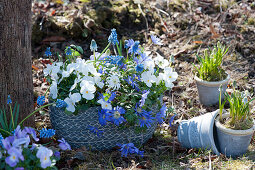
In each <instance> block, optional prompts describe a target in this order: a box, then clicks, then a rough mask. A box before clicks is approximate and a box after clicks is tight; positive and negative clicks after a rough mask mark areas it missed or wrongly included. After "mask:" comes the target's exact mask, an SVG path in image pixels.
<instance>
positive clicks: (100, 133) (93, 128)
mask: <svg viewBox="0 0 255 170" xmlns="http://www.w3.org/2000/svg"><path fill="white" fill-rule="evenodd" d="M88 129H89V131H90V132H92V133H94V134H96V135H97V137H101V136H102V135H103V131H102V130H99V129H98V128H97V127H94V126H90V125H88Z"/></svg>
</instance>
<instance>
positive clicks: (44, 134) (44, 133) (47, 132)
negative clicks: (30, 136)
mask: <svg viewBox="0 0 255 170" xmlns="http://www.w3.org/2000/svg"><path fill="white" fill-rule="evenodd" d="M39 132H40V138H51V137H52V136H54V135H55V130H54V129H46V128H42V130H39Z"/></svg>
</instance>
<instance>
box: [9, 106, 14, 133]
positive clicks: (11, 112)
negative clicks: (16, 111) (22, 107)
mask: <svg viewBox="0 0 255 170" xmlns="http://www.w3.org/2000/svg"><path fill="white" fill-rule="evenodd" d="M9 105H10V112H11V119H12V127H13V129H15V127H14V121H13V115H12V106H11V104H9Z"/></svg>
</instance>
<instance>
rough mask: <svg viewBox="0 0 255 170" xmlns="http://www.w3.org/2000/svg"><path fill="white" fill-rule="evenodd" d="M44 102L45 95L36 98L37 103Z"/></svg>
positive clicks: (39, 104)
mask: <svg viewBox="0 0 255 170" xmlns="http://www.w3.org/2000/svg"><path fill="white" fill-rule="evenodd" d="M44 103H45V96H39V97H38V98H37V105H38V106H42V105H43V104H44Z"/></svg>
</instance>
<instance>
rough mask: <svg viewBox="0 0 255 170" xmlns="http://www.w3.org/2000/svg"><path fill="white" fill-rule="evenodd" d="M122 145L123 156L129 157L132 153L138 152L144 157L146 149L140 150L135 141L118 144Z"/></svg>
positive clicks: (137, 153)
mask: <svg viewBox="0 0 255 170" xmlns="http://www.w3.org/2000/svg"><path fill="white" fill-rule="evenodd" d="M117 146H119V147H120V149H119V151H121V157H128V156H129V155H131V154H136V155H138V156H141V157H143V153H144V151H140V150H139V149H138V148H137V147H135V145H134V144H133V143H127V144H117Z"/></svg>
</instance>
